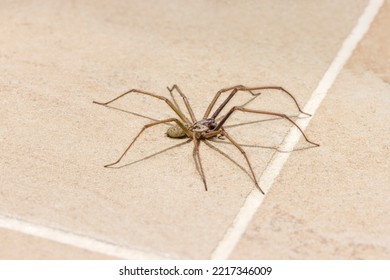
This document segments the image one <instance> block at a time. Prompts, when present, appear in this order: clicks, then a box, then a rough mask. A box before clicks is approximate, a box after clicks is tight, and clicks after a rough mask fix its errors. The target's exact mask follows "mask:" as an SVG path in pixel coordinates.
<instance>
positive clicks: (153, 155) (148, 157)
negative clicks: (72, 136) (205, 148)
mask: <svg viewBox="0 0 390 280" xmlns="http://www.w3.org/2000/svg"><path fill="white" fill-rule="evenodd" d="M191 141H192V139H187V140H186V141H183V142H181V143H178V144H175V145H172V146H169V147H168V148H165V149H162V150H160V151H158V152H155V153H153V154H151V155H148V156H146V157H143V158H141V159H137V160H135V161H132V162H129V163H126V164H124V165H120V166H109V167H107V168H113V169H121V168H124V167H128V166H130V165H133V164H136V163H139V162H142V161H145V160H148V159H150V158H153V157H155V156H158V155H161V154H163V153H165V152H168V151H170V150H173V149H175V148H178V147H181V146H184V145H185V144H187V143H190V142H191Z"/></svg>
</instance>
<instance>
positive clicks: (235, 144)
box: [222, 130, 264, 194]
mask: <svg viewBox="0 0 390 280" xmlns="http://www.w3.org/2000/svg"><path fill="white" fill-rule="evenodd" d="M222 135H223V136H225V137H226V138H227V139H228V140H229V141H230V142H231V143H232V144H233V145H234V146H235V147H236V148H237V149H239V150H240V152H241V154H242V155H243V156H244V157H245V160H246V162H247V163H248V166H249V169H250V171H251V174H252V177H253V181H254V182H255V184H256V187H257V188H258V189H259V190H260V192H261V193H262V194H264V191H263V190H262V189H261V188H260V186H259V184H258V183H257V179H256V176H255V173H254V172H253V168H252V165H251V163H250V161H249V159H248V156H247V155H246V153H245V151H244V150H243V149H242V148H241V146H240V145H239V144H238V143H237V142H236V141H234V140H233V138H232V137H230V135H229V134H228V133H227V132H226V131H225V130H222Z"/></svg>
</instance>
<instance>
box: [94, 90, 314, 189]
mask: <svg viewBox="0 0 390 280" xmlns="http://www.w3.org/2000/svg"><path fill="white" fill-rule="evenodd" d="M174 89H176V90H177V92H178V93H179V94H180V96H181V97H182V98H183V101H184V104H185V105H186V108H187V110H188V113H189V115H190V118H191V120H190V119H188V118H187V116H186V115H184V113H183V112H182V111H181V110H180V108H179V107H178V106H175V105H174V104H173V103H172V102H171V101H170V100H169V99H168V98H166V97H163V96H160V95H157V94H154V93H150V92H146V91H142V90H138V89H132V90H129V91H127V92H125V93H123V94H121V95H119V96H118V97H116V98H114V99H112V100H110V101H108V102H104V103H103V102H96V101H94V103H96V104H99V105H108V104H110V103H111V102H114V101H115V100H117V99H119V98H121V97H123V96H125V95H127V94H130V93H138V94H144V95H148V96H151V97H154V98H158V99H160V100H163V101H165V102H166V103H167V104H168V106H169V107H171V109H172V110H173V111H174V112H175V113H176V115H177V117H178V118H169V119H165V120H161V121H155V122H152V123H150V124H147V125H145V126H144V127H143V128H142V129H141V131H140V132H139V133H138V134H137V136H136V137H135V138H134V140H133V141H132V142H131V143H130V145H129V146H128V147H127V148H126V150H125V151H124V152H123V154H122V155H121V156H120V157H119V159H118V160H117V161H116V162H114V163H111V164H107V165H105V167H109V166H112V165H115V164H117V163H118V162H119V161H121V159H122V158H123V157H124V156H125V155H126V153H127V152H128V150H129V149H130V148H131V146H132V145H133V144H134V142H135V141H136V140H137V139H138V137H139V136H140V135H141V134H142V132H143V131H144V130H145V129H147V128H149V127H152V126H155V125H159V124H163V123H170V122H174V123H175V125H174V126H171V127H170V128H169V129H168V130H167V136H169V137H171V138H184V137H188V138H190V139H192V140H193V141H194V154H195V155H196V160H197V163H198V165H199V167H200V168H199V172H200V175H201V177H202V180H203V183H204V186H205V189H206V190H207V183H206V177H205V175H204V170H203V167H202V162H201V160H200V154H199V144H200V141H207V139H210V138H213V137H220V136H224V137H226V139H227V140H228V141H229V142H230V143H231V144H233V145H234V146H235V147H236V148H237V149H238V150H240V152H241V153H242V155H243V156H244V157H245V160H246V162H247V164H248V167H249V170H250V172H251V175H252V179H253V181H254V182H255V184H256V187H257V188H258V189H259V190H260V191H261V192H262V193H263V194H264V192H263V190H262V189H261V188H260V186H259V184H258V182H257V179H256V176H255V174H254V172H253V169H252V165H251V164H250V162H249V159H248V157H247V155H246V153H245V151H244V150H243V149H242V148H241V146H240V145H239V144H238V143H237V142H236V141H234V140H233V138H232V137H231V136H230V135H229V134H228V133H227V132H226V131H225V129H224V128H223V124H224V123H225V122H226V121H227V119H228V118H229V117H230V116H231V115H232V114H233V113H234V112H235V111H241V112H247V113H255V114H263V115H272V116H278V117H281V118H284V119H286V120H288V121H289V122H291V123H292V124H293V125H294V126H296V127H297V128H298V129H299V131H300V132H301V133H302V135H303V137H304V138H305V140H306V141H307V142H309V143H311V144H313V145H315V146H319V145H318V144H316V143H314V142H311V141H310V140H309V139H307V137H306V135H305V133H303V131H302V129H301V128H300V127H299V126H298V125H297V124H296V123H295V122H294V121H293V120H292V119H290V118H289V117H288V116H286V115H285V114H280V113H275V112H269V111H260V110H253V109H248V108H245V106H234V107H232V108H231V109H230V110H229V111H228V113H227V114H226V115H224V116H223V117H221V118H220V120H219V121H218V122H217V121H216V119H217V116H218V115H219V113H220V112H221V111H222V109H223V108H224V107H225V106H226V104H228V103H229V101H230V99H232V98H233V96H234V95H235V94H236V93H237V92H240V91H241V92H249V93H250V94H252V95H253V96H258V95H260V93H256V94H255V93H253V91H258V90H266V89H273V90H278V91H281V92H282V93H284V94H287V95H288V96H290V97H291V98H292V100H293V101H294V103H295V105H296V107H297V108H298V110H299V112H301V113H302V114H305V115H309V114H307V113H305V112H303V111H302V110H301V108H300V107H299V105H298V102H297V101H296V99H295V98H294V96H292V94H291V93H289V92H288V91H287V90H285V89H283V88H282V87H275V86H266V87H244V86H242V85H238V86H234V87H229V88H225V89H221V90H220V91H218V92H217V94H216V95H215V97H214V99H213V100H212V101H211V103H210V105H209V106H208V108H207V110H206V112H205V114H204V116H203V118H202V119H201V120H200V121H198V120H197V119H196V118H195V115H194V112H193V111H192V108H191V106H190V104H189V102H188V100H187V97H186V96H185V95H184V94H183V93H182V91H181V90H180V89H179V87H178V86H177V85H174V86H173V87H172V88H168V90H169V91H170V92H171V93H172V91H173V90H174ZM228 91H230V94H229V96H228V97H227V98H226V99H225V101H224V102H222V103H221V105H220V106H219V107H218V108H217V109H216V110H215V111H214V113H213V114H212V116H211V117H209V115H210V113H211V110H212V109H213V107H214V105H215V104H216V102H217V100H218V98H219V97H220V96H221V94H222V93H224V92H228ZM309 116H310V115H309Z"/></svg>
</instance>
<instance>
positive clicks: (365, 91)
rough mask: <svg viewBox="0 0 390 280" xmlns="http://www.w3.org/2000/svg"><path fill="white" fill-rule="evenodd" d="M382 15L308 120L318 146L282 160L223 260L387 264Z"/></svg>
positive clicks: (389, 160) (388, 146) (388, 163)
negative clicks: (370, 261) (228, 257)
mask: <svg viewBox="0 0 390 280" xmlns="http://www.w3.org/2000/svg"><path fill="white" fill-rule="evenodd" d="M389 12H390V5H389V2H388V1H387V2H386V4H385V5H384V6H383V7H382V10H381V11H380V13H379V14H378V15H377V18H376V20H375V21H374V22H373V24H372V27H371V29H370V31H369V33H368V34H367V36H366V37H365V38H364V39H363V41H362V42H361V44H360V45H359V47H358V48H357V49H356V51H355V53H354V54H353V56H352V57H351V60H350V61H349V63H348V64H347V66H346V68H345V69H344V71H342V73H341V74H340V76H339V78H338V79H337V81H336V83H335V84H334V86H333V87H332V89H331V90H330V91H329V94H328V96H327V97H326V99H325V100H324V102H323V103H322V105H321V107H320V108H319V110H318V111H317V113H316V115H315V117H314V119H313V120H312V122H311V125H310V127H309V130H310V131H311V132H312V135H313V136H314V138H315V139H318V141H320V143H321V147H320V148H317V149H310V150H306V151H302V152H298V153H294V154H292V155H291V156H290V159H289V161H288V163H287V164H286V165H285V167H284V169H283V170H282V172H281V174H280V177H279V178H278V180H277V183H276V184H275V185H274V186H273V188H272V190H271V192H270V193H269V194H268V195H267V197H266V200H265V202H264V204H263V205H262V207H261V208H260V209H259V211H258V213H257V214H256V216H255V218H254V219H253V221H252V223H251V225H250V226H249V229H248V231H247V232H246V234H245V235H244V237H243V239H242V240H241V242H240V243H239V244H238V246H237V248H236V250H235V251H234V253H233V254H232V255H231V258H234V259H235V258H237V259H240V258H245V259H246V258H255V259H259V258H260V259H269V258H271V259H311V258H314V259H389V258H390V217H389V215H388V213H389V212H390V200H389V198H390V173H389V170H390V140H389V137H388V134H389V133H388V132H389V131H390V125H389V122H388V121H387V120H389V119H390V111H389V108H390V86H389V83H388V81H389V73H388V67H386V66H385V64H386V63H387V62H388V61H390V54H389V48H388V45H389V38H388V36H386V35H385V33H386V32H384V31H385V30H387V29H388V26H389V20H390V18H389ZM387 64H388V63H387ZM276 241H277V242H276Z"/></svg>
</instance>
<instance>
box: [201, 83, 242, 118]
mask: <svg viewBox="0 0 390 280" xmlns="http://www.w3.org/2000/svg"><path fill="white" fill-rule="evenodd" d="M239 87H243V85H237V86H234V87H229V88H224V89H221V90H219V91H218V92H217V93H216V94H215V96H214V99H213V100H212V101H211V103H210V105H209V107H207V110H206V112H205V113H204V116H203V118H204V119H207V118H208V116H209V115H210V112H211V110H212V109H213V107H214V105H215V103H216V102H217V100H218V98H219V96H220V95H221V93H224V92H226V91H230V90H236V89H237V88H239ZM236 92H237V90H236ZM225 105H226V104H225ZM221 110H222V109H221Z"/></svg>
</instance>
